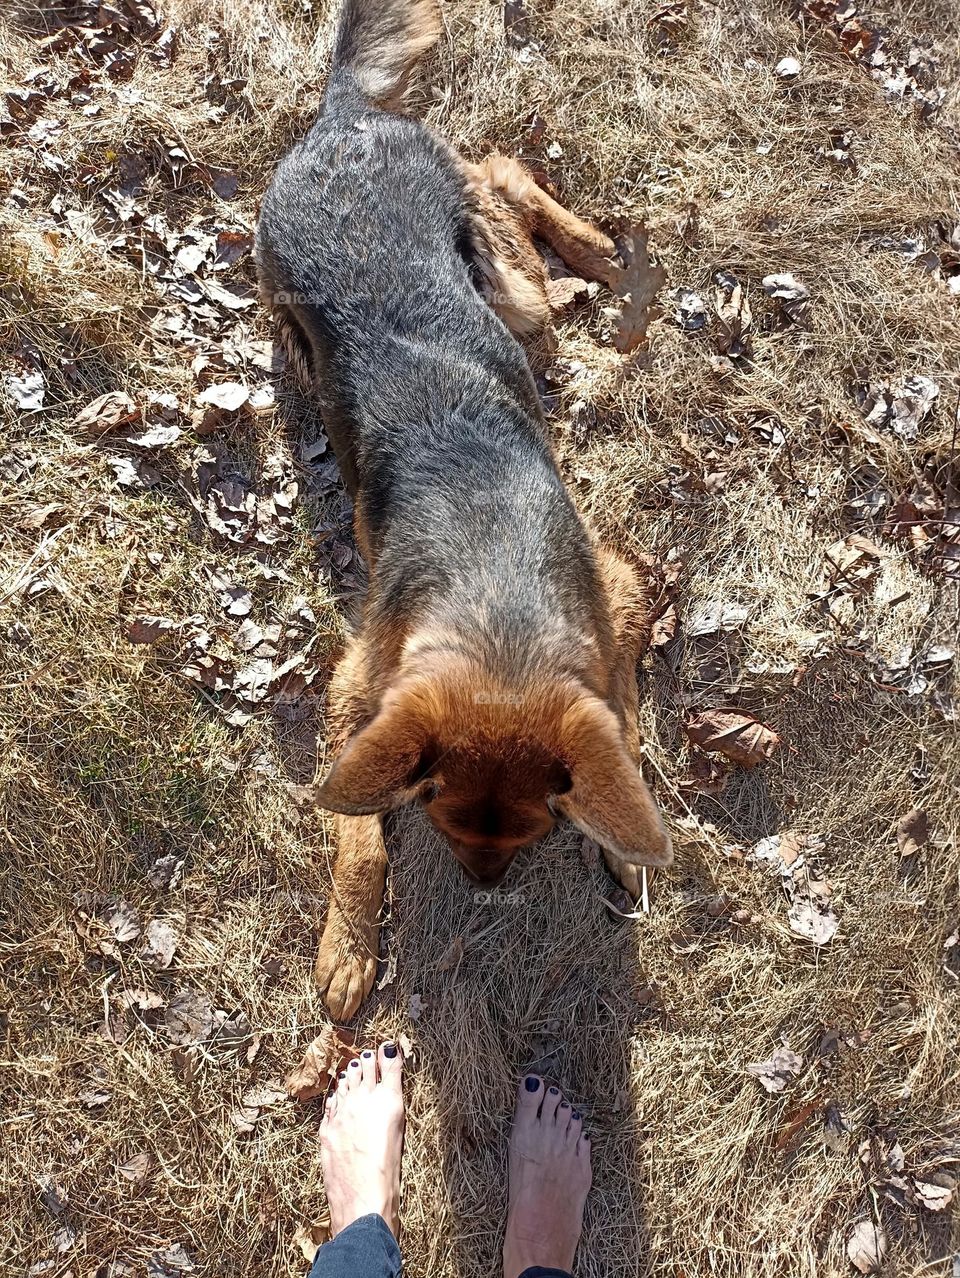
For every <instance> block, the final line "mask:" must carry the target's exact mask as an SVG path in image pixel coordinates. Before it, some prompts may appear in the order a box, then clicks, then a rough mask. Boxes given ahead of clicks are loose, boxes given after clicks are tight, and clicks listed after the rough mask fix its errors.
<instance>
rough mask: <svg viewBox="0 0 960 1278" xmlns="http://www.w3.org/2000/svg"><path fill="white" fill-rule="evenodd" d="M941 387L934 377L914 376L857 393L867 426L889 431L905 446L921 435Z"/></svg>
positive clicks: (863, 389) (878, 383)
mask: <svg viewBox="0 0 960 1278" xmlns="http://www.w3.org/2000/svg"><path fill="white" fill-rule="evenodd" d="M939 395H940V387H939V386H938V385H937V383H936V382H935V381H934V380H933V378H932V377H926V376H924V375H922V374H919V373H915V374H912V375H911V376H909V377H904V378H902V379H901V380H900V381H899V382H894V383H892V384H888V383H886V382H877V383H871V384H869V385H866V386H861V387H860V388H859V390H858V391H857V396H856V398H857V404H858V407H859V408H860V411H861V413H863V415H864V417H865V419H866V422H867V425H868V426H873V427H875V428H876V429H878V430H882V431H889V432H891V433H892V434H894V435H897V436H898V437H899V438H900V439H902V440H904V442H906V443H912V442H913V441H914V440H916V439H917V437H918V436H919V434H920V427H921V426H922V425H923V424H924V422H925V421H926V420H927V418H928V417H929V416H930V414H931V413H932V412H933V408H934V405H935V404H936V402H937V399H938V397H939Z"/></svg>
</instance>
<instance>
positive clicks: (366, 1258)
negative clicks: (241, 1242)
mask: <svg viewBox="0 0 960 1278" xmlns="http://www.w3.org/2000/svg"><path fill="white" fill-rule="evenodd" d="M401 1268H402V1264H401V1261H400V1248H399V1247H398V1246H397V1240H396V1239H395V1238H394V1236H393V1234H391V1232H390V1230H389V1229H388V1228H387V1222H386V1221H385V1220H384V1219H383V1217H382V1216H376V1215H370V1216H361V1217H360V1219H359V1220H355V1221H354V1222H353V1224H352V1225H347V1227H346V1229H343V1230H341V1231H340V1233H339V1234H337V1236H336V1238H331V1240H330V1241H329V1242H325V1243H324V1244H323V1246H322V1247H321V1248H320V1250H319V1251H318V1252H317V1258H316V1260H315V1261H314V1262H313V1268H312V1269H311V1270H310V1278H400V1270H401ZM543 1273H544V1274H546V1273H547V1270H543Z"/></svg>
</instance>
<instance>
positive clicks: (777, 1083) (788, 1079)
mask: <svg viewBox="0 0 960 1278" xmlns="http://www.w3.org/2000/svg"><path fill="white" fill-rule="evenodd" d="M802 1070H803V1057H802V1056H798V1055H797V1053H796V1052H794V1051H791V1049H790V1048H789V1047H787V1045H786V1044H784V1045H783V1046H782V1047H777V1048H775V1049H774V1051H773V1052H772V1053H771V1055H770V1057H769V1059H767V1060H765V1061H761V1062H760V1063H759V1064H754V1065H748V1066H747V1073H748V1074H753V1076H754V1077H755V1078H756V1079H758V1080H759V1082H760V1085H761V1087H763V1088H765V1089H766V1091H768V1092H782V1091H783V1090H784V1088H785V1087H786V1086H787V1084H788V1083H792V1082H793V1080H794V1079H795V1078H796V1077H798V1075H799V1074H800V1073H801V1072H802Z"/></svg>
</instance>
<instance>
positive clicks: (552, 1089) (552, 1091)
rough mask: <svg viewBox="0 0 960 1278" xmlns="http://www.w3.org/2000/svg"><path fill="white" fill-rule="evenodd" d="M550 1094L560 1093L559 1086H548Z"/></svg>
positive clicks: (556, 1094)
mask: <svg viewBox="0 0 960 1278" xmlns="http://www.w3.org/2000/svg"><path fill="white" fill-rule="evenodd" d="M550 1095H551V1096H559V1095H560V1088H559V1087H551V1088H550Z"/></svg>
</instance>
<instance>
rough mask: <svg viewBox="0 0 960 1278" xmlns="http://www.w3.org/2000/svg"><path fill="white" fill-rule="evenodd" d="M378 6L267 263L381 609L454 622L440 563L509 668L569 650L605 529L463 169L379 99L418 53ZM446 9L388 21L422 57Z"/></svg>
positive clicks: (352, 50) (334, 84) (350, 28)
mask: <svg viewBox="0 0 960 1278" xmlns="http://www.w3.org/2000/svg"><path fill="white" fill-rule="evenodd" d="M374 7H375V6H374V5H373V4H372V3H371V2H370V0H350V3H349V4H348V6H347V9H346V11H345V14H344V18H343V19H342V25H341V35H340V38H339V39H338V43H337V52H336V53H335V64H334V68H333V71H332V73H331V78H330V82H329V85H328V87H327V91H326V94H325V96H324V100H323V105H322V110H321V113H320V117H319V119H318V120H317V122H316V124H315V125H314V126H313V128H312V129H311V131H310V133H309V134H308V135H307V136H306V138H305V139H304V140H303V142H301V143H300V144H299V145H298V146H297V147H296V148H295V149H294V150H293V151H292V152H291V153H290V154H289V155H288V156H287V157H286V158H285V159H284V160H283V162H282V163H281V165H280V167H279V168H278V171H277V174H276V176H275V178H274V181H273V183H272V184H271V187H270V190H269V191H268V193H267V196H266V198H265V200H264V204H263V209H262V213H261V220H260V227H259V231H258V246H257V252H258V261H259V264H260V269H261V276H262V278H264V279H265V280H266V281H267V288H268V290H272V291H273V293H274V297H273V298H272V299H271V301H272V304H273V307H274V310H275V311H276V310H277V309H280V310H281V311H282V312H283V315H282V320H283V321H284V322H285V323H286V324H288V325H289V326H290V328H292V330H293V333H292V334H291V336H292V338H293V340H294V341H296V342H299V343H301V344H302V345H303V346H304V347H305V350H306V352H307V353H308V354H307V359H308V361H309V363H310V365H311V369H312V374H313V379H314V385H315V387H316V390H317V393H318V395H319V397H320V400H321V405H322V409H323V414H324V420H325V423H326V425H327V427H328V430H329V433H330V437H331V440H332V441H333V444H334V448H335V450H336V453H337V456H338V459H339V461H340V465H341V470H342V472H343V474H344V478H345V480H346V482H347V484H348V486H349V487H350V489H351V490H352V492H353V494H354V496H355V499H356V502H357V508H358V516H359V524H360V529H361V535H362V537H363V540H364V543H365V544H364V549H365V551H366V553H367V554H368V556H369V557H370V558H371V559H372V560H373V561H374V562H375V563H376V575H375V577H374V582H373V586H372V590H371V601H370V603H371V608H372V610H373V611H374V612H375V613H376V612H381V613H384V614H389V616H394V617H395V618H396V619H397V622H398V624H399V623H400V619H401V618H402V620H403V624H404V626H405V627H408V626H409V624H410V622H411V621H416V620H417V619H418V618H417V613H418V610H419V609H420V608H421V605H425V604H426V601H427V600H429V607H430V609H431V617H430V620H431V622H432V623H433V624H434V626H435V627H436V628H438V629H443V628H444V627H445V623H446V620H447V618H446V617H445V616H444V608H443V607H441V608H440V610H439V612H438V609H437V591H436V589H435V587H436V585H437V582H438V578H440V579H442V581H443V584H444V587H445V589H444V591H443V592H442V593H443V599H444V603H445V607H446V609H448V610H449V613H450V619H451V620H454V619H455V620H456V621H457V622H462V621H463V619H464V613H465V611H468V612H469V613H471V614H473V615H476V616H477V617H478V620H479V619H480V618H481V617H482V621H481V622H480V624H478V625H477V626H475V627H474V633H475V634H476V636H477V640H478V642H479V643H480V644H481V645H483V646H485V647H486V648H487V649H488V652H487V653H486V654H485V655H486V656H488V657H489V658H490V659H491V660H493V661H494V663H495V666H496V668H497V669H498V670H499V671H503V670H504V666H505V663H506V664H511V663H512V664H516V663H517V662H518V661H519V662H521V663H522V662H526V663H528V664H529V663H531V662H542V661H544V660H548V661H551V662H555V661H557V660H559V659H561V657H562V658H563V659H564V660H565V661H569V659H570V658H571V656H574V655H575V654H572V653H571V652H570V645H569V640H568V639H567V640H566V641H565V643H564V645H563V652H562V653H560V652H551V651H550V637H551V635H556V634H557V632H558V629H562V627H559V628H558V625H557V623H558V619H559V618H560V617H563V615H564V614H569V613H571V612H572V613H573V614H574V616H571V617H570V619H571V620H573V619H574V617H575V618H576V620H577V621H578V623H579V622H581V621H582V620H583V616H582V614H583V613H584V611H585V610H586V612H588V613H589V612H592V610H593V604H595V603H597V602H598V601H599V598H600V593H601V592H600V589H599V585H598V583H597V581H596V576H595V572H594V568H593V558H592V553H591V550H590V546H589V540H588V537H587V535H586V532H585V530H584V528H583V526H582V524H581V523H580V520H579V519H578V517H577V515H576V512H575V511H574V509H573V506H572V504H571V502H570V499H569V496H568V494H567V492H566V489H565V488H564V486H563V484H562V482H561V480H560V477H559V475H558V474H557V471H556V467H555V464H554V461H553V458H552V454H551V451H550V447H549V443H548V441H547V436H546V429H545V425H544V422H543V417H542V413H541V410H540V405H539V400H538V397H537V393H536V389H535V387H534V384H533V380H532V377H531V374H530V370H529V366H528V365H527V362H526V358H525V356H524V353H523V351H522V349H521V348H520V346H519V345H518V344H517V343H516V341H515V340H514V339H513V338H512V337H511V336H510V334H509V333H508V331H507V330H506V328H505V327H504V325H503V323H502V322H501V321H500V320H499V319H498V318H497V317H496V315H495V314H494V313H493V312H492V311H491V309H490V308H489V307H488V306H487V304H486V303H485V302H484V301H483V299H482V298H481V296H480V294H479V293H478V291H477V288H476V286H475V282H474V280H473V278H472V275H471V267H470V253H469V246H468V235H469V227H468V212H467V204H466V199H465V181H464V174H463V168H462V165H461V164H460V162H459V161H458V159H457V157H456V156H455V155H454V154H453V152H452V151H450V149H449V148H448V147H447V146H446V145H445V144H444V143H442V142H441V141H440V140H439V139H437V138H436V137H435V136H434V135H433V134H432V133H431V132H430V131H429V130H428V129H427V128H426V127H425V126H423V125H422V124H420V123H419V122H418V121H416V120H413V119H411V118H409V117H406V116H403V115H398V114H395V113H394V112H392V111H384V110H381V109H380V108H379V106H378V105H377V104H376V103H374V102H371V101H370V100H369V97H368V94H370V95H372V93H373V92H376V93H377V95H378V97H379V99H380V100H381V101H382V100H383V99H384V98H386V99H387V101H390V102H394V101H395V99H396V95H397V92H398V88H397V86H398V83H402V81H403V80H405V78H406V67H407V65H408V63H407V61H406V60H404V59H402V58H400V57H398V54H397V49H396V47H395V45H392V44H390V43H389V41H388V40H387V38H386V36H385V35H384V34H383V30H382V27H381V26H380V25H378V24H377V22H373V21H361V15H364V14H366V13H367V12H368V11H371V10H373V9H374ZM431 12H432V6H430V5H427V4H423V3H418V4H413V5H410V4H409V3H406V4H403V3H397V4H388V5H386V6H382V7H381V8H380V10H379V22H380V23H382V22H383V21H384V20H385V16H389V14H390V13H394V14H395V15H397V14H401V13H403V14H406V15H407V17H408V19H409V24H408V26H407V27H404V26H403V25H402V24H401V23H399V21H397V22H393V23H392V25H391V26H390V30H391V31H392V32H393V38H394V40H397V39H400V40H404V39H405V40H406V44H404V46H403V47H404V48H406V49H408V50H409V49H410V48H415V49H416V51H418V52H419V51H420V50H421V49H422V47H423V44H424V38H423V29H424V26H426V27H428V28H430V23H429V17H430V13H431ZM344 32H346V33H347V35H346V36H344ZM405 32H406V35H405V34H404V33H405ZM364 41H365V42H366V43H364ZM377 49H382V50H389V51H390V59H389V61H390V68H392V69H390V68H387V67H378V66H377V65H376V63H375V57H376V50H377ZM344 59H347V60H344ZM278 297H279V299H280V300H279V304H278V300H277V299H278ZM387 529H389V532H387V531H386V530H387ZM371 566H373V565H371ZM389 616H386V615H385V616H383V621H384V623H385V624H386V623H388V621H389ZM420 619H423V618H420ZM596 622H597V624H602V613H599V614H598V616H597V618H596ZM533 639H536V640H537V641H538V642H536V643H534V642H532V640H533ZM517 673H522V672H519V671H518V672H517Z"/></svg>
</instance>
